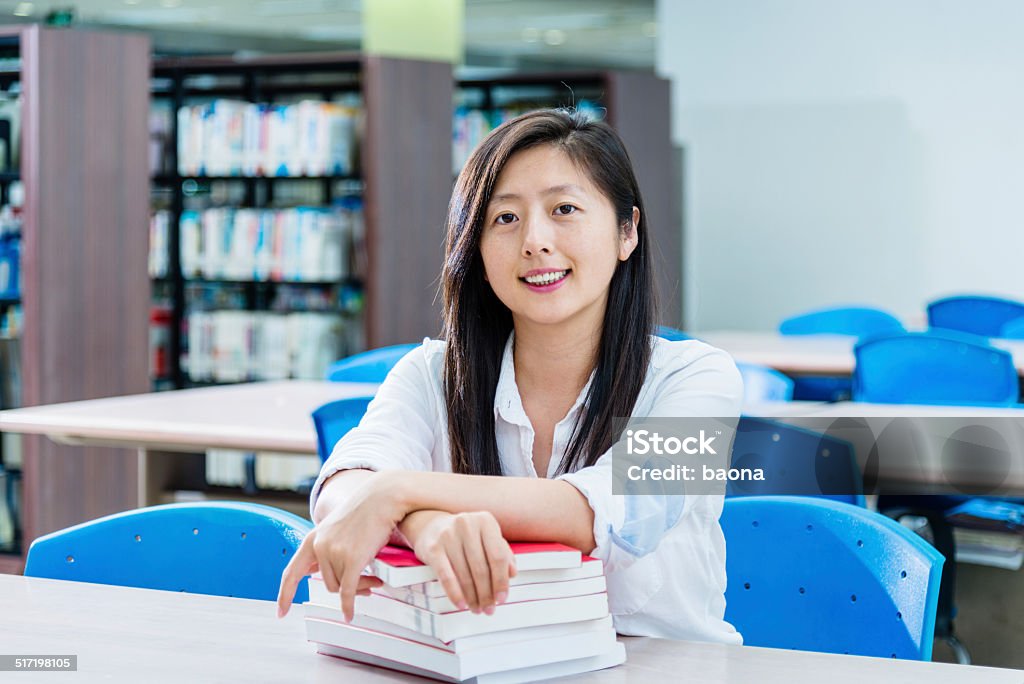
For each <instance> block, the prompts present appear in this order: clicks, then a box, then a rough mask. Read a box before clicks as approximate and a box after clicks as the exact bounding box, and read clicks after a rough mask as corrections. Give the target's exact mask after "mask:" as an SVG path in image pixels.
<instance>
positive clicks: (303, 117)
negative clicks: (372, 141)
mask: <svg viewBox="0 0 1024 684" xmlns="http://www.w3.org/2000/svg"><path fill="white" fill-rule="evenodd" d="M361 116H362V108H361V107H360V105H359V101H358V98H357V97H354V96H353V95H346V96H343V97H341V98H339V101H335V102H321V101H315V100H302V101H299V102H296V103H292V104H256V103H251V102H243V101H238V100H227V99H218V100H214V101H212V102H209V103H206V104H200V105H190V106H185V107H182V108H181V109H179V110H178V113H177V118H178V173H179V174H181V175H182V176H241V175H243V174H244V175H247V176H270V177H282V176H292V177H295V176H349V175H352V174H353V172H354V170H355V168H356V164H357V162H358V159H357V157H358V146H359V140H358V131H359V128H360V118H361Z"/></svg>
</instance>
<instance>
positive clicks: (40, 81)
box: [0, 25, 149, 572]
mask: <svg viewBox="0 0 1024 684" xmlns="http://www.w3.org/2000/svg"><path fill="white" fill-rule="evenodd" d="M0 63H2V68H0V89H2V90H3V91H4V92H5V93H9V94H10V93H20V100H19V101H18V102H19V104H18V105H17V111H18V114H17V116H18V118H19V120H20V135H18V136H17V138H20V155H19V157H20V159H19V160H18V162H19V163H17V164H15V165H14V166H13V167H12V168H7V169H4V171H3V174H2V176H0V194H2V195H3V197H2V199H3V201H4V202H7V201H9V199H10V193H11V187H12V185H13V184H14V183H20V184H21V185H22V186H23V188H24V200H23V204H22V228H21V236H20V257H21V258H20V270H21V288H20V292H19V297H18V301H17V302H16V303H17V305H19V306H20V307H21V311H22V315H21V316H20V321H19V327H18V329H17V330H16V331H14V332H12V334H11V335H10V336H9V338H8V339H7V340H5V342H4V343H5V345H7V346H10V347H12V348H13V349H14V353H13V354H5V355H4V357H3V358H4V359H5V361H6V363H5V366H4V367H3V368H0V379H2V380H3V382H4V383H5V386H6V385H8V384H9V383H12V382H13V378H15V377H18V378H20V388H18V389H20V392H19V393H20V397H10V398H9V403H10V404H14V405H24V406H34V405H39V404H49V403H57V402H64V401H74V400H79V399H91V398H99V397H105V396H113V395H123V394H133V393H139V392H145V391H146V390H147V389H148V379H147V368H146V354H145V350H146V346H147V345H146V319H147V315H148V308H149V301H148V288H147V275H146V253H147V236H146V232H145V226H146V220H147V219H146V216H147V205H146V198H147V186H146V168H147V166H146V137H147V132H146V117H145V112H146V111H147V109H148V99H147V77H148V69H149V42H148V39H146V38H145V37H142V36H137V35H132V34H127V33H117V34H114V33H105V32H99V31H77V30H67V29H49V28H44V27H40V26H35V25H19V26H11V27H0ZM12 359H13V361H12ZM5 407H6V406H5ZM3 437H4V440H3V444H4V446H5V450H4V454H3V457H4V460H5V462H7V463H8V464H10V463H13V462H20V464H21V465H20V467H18V468H14V469H12V471H13V472H15V473H16V474H20V488H21V496H20V503H21V507H20V511H18V518H19V519H20V523H21V524H20V527H21V530H22V533H21V535H20V540H21V543H20V548H12V549H8V550H9V551H11V553H8V554H0V571H3V572H19V571H20V570H21V568H22V566H23V556H22V554H23V552H24V550H25V549H24V547H25V542H27V541H28V540H31V539H34V538H35V537H36V536H39V535H41V534H45V533H48V532H51V531H53V530H56V529H59V528H62V527H65V526H68V525H71V524H74V523H78V522H81V521H83V520H87V519H90V518H95V517H98V516H101V515H106V514H108V513H112V512H114V511H119V510H124V509H125V508H129V507H130V506H131V504H132V503H133V502H134V499H135V491H136V478H137V458H136V455H135V454H134V453H131V452H126V451H125V450H121V449H109V448H100V447H94V448H93V447H91V448H86V449H82V448H72V447H67V446H61V445H58V444H55V443H53V442H51V441H50V440H47V439H45V438H43V437H30V436H25V437H23V438H18V437H17V436H14V435H4V436H3ZM8 474H10V473H8ZM4 498H5V497H0V500H3V499H4Z"/></svg>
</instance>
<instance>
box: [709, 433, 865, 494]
mask: <svg viewBox="0 0 1024 684" xmlns="http://www.w3.org/2000/svg"><path fill="white" fill-rule="evenodd" d="M732 467H733V468H752V469H753V468H761V469H763V470H764V473H765V479H764V480H763V481H756V480H755V481H733V480H730V481H729V482H728V483H727V484H726V490H725V491H726V496H760V495H768V494H788V495H797V496H814V497H824V498H828V499H832V500H834V501H842V502H844V503H849V504H853V505H855V506H863V505H864V483H863V479H862V477H861V473H860V469H859V468H858V466H857V460H856V458H855V457H854V449H853V445H851V444H850V443H849V442H846V441H844V440H841V439H836V438H834V437H829V436H828V435H822V434H819V433H817V432H814V431H812V430H805V429H803V428H799V427H794V426H792V425H787V424H785V423H779V422H777V421H774V420H768V419H765V418H752V417H750V416H742V417H741V418H740V421H739V423H738V425H737V428H736V439H735V440H734V441H733V446H732Z"/></svg>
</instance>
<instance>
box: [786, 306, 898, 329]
mask: <svg viewBox="0 0 1024 684" xmlns="http://www.w3.org/2000/svg"><path fill="white" fill-rule="evenodd" d="M904 329H905V328H904V327H903V324H902V323H900V321H899V319H898V318H896V317H895V316H893V315H892V314H890V313H888V312H886V311H882V310H881V309H873V308H868V307H863V306H848V307H834V308H828V309H817V310H815V311H808V312H807V313H803V314H800V315H797V316H792V317H790V318H787V319H785V320H784V321H782V323H780V324H779V332H780V333H782V334H783V335H820V334H831V335H853V336H855V337H865V336H867V335H880V334H883V333H894V332H903V330H904Z"/></svg>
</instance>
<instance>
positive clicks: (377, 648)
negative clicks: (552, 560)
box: [306, 618, 616, 681]
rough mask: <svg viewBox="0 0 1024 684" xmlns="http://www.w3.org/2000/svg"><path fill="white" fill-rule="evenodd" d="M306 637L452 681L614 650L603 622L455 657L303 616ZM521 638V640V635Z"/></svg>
mask: <svg viewBox="0 0 1024 684" xmlns="http://www.w3.org/2000/svg"><path fill="white" fill-rule="evenodd" d="M306 635H307V638H308V639H309V641H312V642H314V643H316V644H318V645H324V646H330V647H334V648H343V649H345V650H347V651H353V652H358V653H362V654H365V655H370V656H376V657H381V658H385V659H387V660H390V661H393V662H399V663H402V664H404V665H408V666H412V667H417V668H420V669H423V670H426V671H428V672H431V673H433V674H432V675H430V676H435V677H436V676H441V677H444V678H447V679H451V680H454V681H464V680H466V679H470V678H472V677H476V676H479V675H485V674H491V673H494V672H504V671H508V670H517V669H522V668H523V667H524V666H537V665H546V664H550V663H556V662H560V661H565V660H576V659H579V658H586V657H592V656H597V655H601V654H603V653H607V652H608V651H610V650H612V649H614V648H615V646H616V640H615V630H614V629H613V628H612V627H611V626H610V625H608V624H607V623H603V622H602V623H601V624H600V625H598V624H597V623H592V624H591V625H590V628H589V629H586V630H581V631H577V632H575V633H567V634H563V635H560V636H554V637H552V636H546V637H536V636H535V637H534V638H528V637H527V638H525V639H521V640H519V641H512V642H506V643H498V644H492V645H490V646H482V647H478V648H475V649H471V650H467V651H464V652H460V653H456V652H453V651H451V650H448V649H444V648H435V647H433V646H428V645H426V644H422V643H418V642H416V641H410V640H407V639H403V638H401V637H396V636H393V635H390V634H382V633H380V632H375V631H373V630H368V629H363V628H361V627H354V626H352V625H346V624H344V623H340V622H335V621H330V620H321V619H317V618H306ZM522 636H526V635H525V634H523V635H522Z"/></svg>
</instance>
